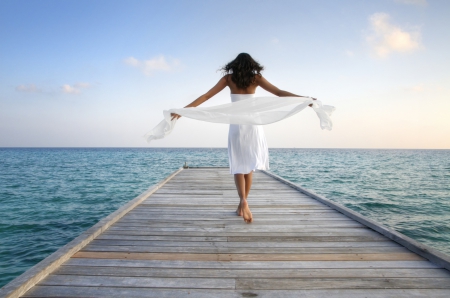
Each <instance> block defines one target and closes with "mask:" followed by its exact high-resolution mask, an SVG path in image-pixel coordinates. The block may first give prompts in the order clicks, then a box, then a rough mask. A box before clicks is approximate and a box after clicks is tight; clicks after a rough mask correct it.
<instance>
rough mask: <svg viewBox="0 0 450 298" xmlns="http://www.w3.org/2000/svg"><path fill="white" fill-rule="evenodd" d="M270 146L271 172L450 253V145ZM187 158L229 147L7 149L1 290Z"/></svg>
mask: <svg viewBox="0 0 450 298" xmlns="http://www.w3.org/2000/svg"><path fill="white" fill-rule="evenodd" d="M269 151H270V171H272V172H273V173H275V174H277V175H280V176H281V177H283V178H286V179H288V180H290V181H292V182H294V183H297V184H299V185H301V186H303V187H305V188H307V189H310V190H312V191H314V192H315V193H317V194H320V195H323V196H325V197H327V198H328V199H330V200H332V201H335V202H338V203H340V204H342V205H345V206H347V207H348V208H350V209H353V210H355V211H357V212H359V213H361V214H363V215H365V216H368V217H370V218H372V219H374V220H376V221H378V222H380V223H382V224H384V225H386V226H388V227H391V228H393V229H395V230H397V231H399V232H401V233H403V234H405V235H407V236H409V237H411V238H413V239H415V240H418V241H420V242H422V243H425V244H428V245H430V246H432V247H434V248H436V249H438V250H440V251H442V252H445V253H447V254H450V150H400V149H399V150H393V149H386V150H382V149H270V150H269ZM185 162H186V163H187V164H188V165H189V166H228V156H227V149H225V148H223V149H222V148H211V149H210V148H0V264H1V266H0V287H1V286H3V285H5V284H6V283H8V282H9V281H11V280H12V279H14V278H15V277H16V276H18V275H20V274H21V273H23V272H24V271H26V270H27V269H29V268H30V267H32V266H33V265H35V264H36V263H38V262H39V261H41V260H42V259H44V258H45V257H47V256H48V255H50V254H51V253H52V252H54V251H56V250H57V249H58V248H60V247H61V246H63V245H64V244H66V243H68V242H69V241H71V240H72V239H73V238H75V237H76V236H78V235H79V234H80V233H82V232H83V231H85V230H86V229H88V228H89V227H91V226H93V225H94V224H95V223H97V222H98V221H99V220H100V219H101V218H103V217H105V216H107V215H108V214H110V213H111V212H113V211H115V210H116V209H117V208H119V207H120V206H121V205H123V204H124V203H126V202H127V201H129V200H131V199H133V198H134V197H136V196H137V195H139V194H140V193H142V192H143V191H145V190H146V189H148V188H149V187H150V186H151V185H153V184H155V183H157V182H158V181H160V180H161V179H163V178H165V177H166V176H168V175H169V174H170V173H172V172H173V171H175V170H176V169H178V168H180V167H181V166H182V165H183V164H184V163H185ZM230 178H231V177H230ZM236 198H237V196H236ZM249 200H250V201H251V193H250V196H249Z"/></svg>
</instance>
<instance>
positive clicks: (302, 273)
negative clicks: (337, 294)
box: [55, 266, 450, 282]
mask: <svg viewBox="0 0 450 298" xmlns="http://www.w3.org/2000/svg"><path fill="white" fill-rule="evenodd" d="M55 274H58V275H84V276H128V277H133V276H141V277H169V278H173V277H177V278H180V277H192V278H276V279H278V278H415V277H420V278H447V279H449V282H450V274H449V272H448V271H447V270H445V269H421V268H419V269H417V268H415V269H404V268H402V269H398V268H389V269H386V268H382V269H367V268H364V269H355V268H345V269H343V268H338V269H330V268H326V269H323V268H319V269H310V268H308V269H271V270H261V269H229V268H227V269H216V268H214V269H211V268H210V269H203V268H176V269H175V268H152V269H151V270H149V269H148V268H133V267H93V266H61V267H60V268H58V269H57V270H56V271H55Z"/></svg>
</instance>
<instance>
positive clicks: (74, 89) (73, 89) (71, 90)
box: [61, 82, 91, 94]
mask: <svg viewBox="0 0 450 298" xmlns="http://www.w3.org/2000/svg"><path fill="white" fill-rule="evenodd" d="M89 87H91V84H89V83H83V82H79V83H75V84H74V85H73V86H70V85H69V84H65V85H63V86H62V87H61V89H62V92H64V93H68V94H79V93H81V89H86V88H89Z"/></svg>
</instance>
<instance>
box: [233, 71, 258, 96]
mask: <svg viewBox="0 0 450 298" xmlns="http://www.w3.org/2000/svg"><path fill="white" fill-rule="evenodd" d="M257 77H258V76H257ZM225 79H226V82H227V86H228V87H229V88H230V91H231V94H254V93H255V91H256V87H258V79H256V80H255V82H254V83H253V84H252V85H250V86H248V87H247V88H245V89H241V88H238V87H237V86H236V83H235V82H233V80H232V79H231V75H229V74H228V75H226V76H225Z"/></svg>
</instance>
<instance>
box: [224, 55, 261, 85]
mask: <svg viewBox="0 0 450 298" xmlns="http://www.w3.org/2000/svg"><path fill="white" fill-rule="evenodd" d="M263 69H264V66H262V65H260V64H259V63H258V62H256V61H255V60H254V59H253V58H252V56H250V55H249V54H247V53H240V54H239V55H237V57H236V58H235V59H234V60H233V61H231V62H229V63H227V64H226V65H225V66H224V67H222V69H221V70H222V71H223V72H224V75H227V74H231V80H232V81H233V82H234V83H235V84H236V86H237V87H238V88H240V89H246V88H247V87H248V86H250V85H252V84H253V83H255V80H256V76H257V75H259V76H261V71H262V70H263Z"/></svg>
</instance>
